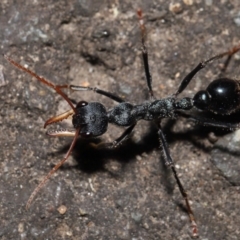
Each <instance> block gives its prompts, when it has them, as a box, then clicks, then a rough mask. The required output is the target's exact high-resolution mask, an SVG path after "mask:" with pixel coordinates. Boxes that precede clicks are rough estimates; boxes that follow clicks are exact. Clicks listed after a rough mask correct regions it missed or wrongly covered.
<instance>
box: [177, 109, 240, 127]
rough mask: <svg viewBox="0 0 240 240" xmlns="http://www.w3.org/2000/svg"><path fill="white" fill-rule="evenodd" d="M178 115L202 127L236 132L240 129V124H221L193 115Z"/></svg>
mask: <svg viewBox="0 0 240 240" xmlns="http://www.w3.org/2000/svg"><path fill="white" fill-rule="evenodd" d="M178 115H180V116H181V117H184V118H187V119H189V120H190V121H193V122H195V123H197V124H201V125H203V126H207V127H218V128H226V129H231V130H236V129H239V128H240V124H239V123H228V122H219V121H216V120H212V119H208V118H201V117H196V116H191V115H188V114H185V113H183V112H178Z"/></svg>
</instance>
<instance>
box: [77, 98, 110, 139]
mask: <svg viewBox="0 0 240 240" xmlns="http://www.w3.org/2000/svg"><path fill="white" fill-rule="evenodd" d="M72 123H73V126H74V128H76V129H78V128H80V129H81V130H80V135H81V136H82V137H96V136H100V135H102V134H103V133H105V132H106V131H107V127H108V117H107V111H106V109H105V107H104V106H103V105H102V104H101V103H99V102H91V103H88V102H85V101H80V102H79V103H78V104H77V107H76V113H75V114H74V115H73V118H72Z"/></svg>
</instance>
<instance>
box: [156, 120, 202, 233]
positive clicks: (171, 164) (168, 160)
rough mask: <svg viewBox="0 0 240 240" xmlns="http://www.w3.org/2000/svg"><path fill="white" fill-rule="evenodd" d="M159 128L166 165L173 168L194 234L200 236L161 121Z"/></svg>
mask: <svg viewBox="0 0 240 240" xmlns="http://www.w3.org/2000/svg"><path fill="white" fill-rule="evenodd" d="M158 128H159V130H158V136H159V140H160V143H161V147H162V150H163V156H164V160H165V164H166V166H168V167H170V168H171V170H172V172H173V175H174V178H175V180H176V182H177V185H178V188H179V190H180V192H181V194H182V196H183V198H184V199H185V202H186V207H187V212H188V216H189V219H190V221H191V224H192V236H193V237H197V236H198V227H197V223H196V221H195V217H194V214H193V211H192V209H191V206H190V203H189V199H188V195H187V192H186V191H185V189H184V187H183V185H182V183H181V181H180V179H179V177H178V174H177V171H176V169H175V166H174V162H173V159H172V158H171V155H170V152H169V148H168V145H167V141H166V138H165V136H164V134H163V132H162V129H161V125H160V123H159V124H158Z"/></svg>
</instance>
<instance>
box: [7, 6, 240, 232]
mask: <svg viewBox="0 0 240 240" xmlns="http://www.w3.org/2000/svg"><path fill="white" fill-rule="evenodd" d="M137 14H138V18H139V23H140V29H141V41H142V58H143V63H144V70H145V75H146V81H147V86H148V90H149V94H150V97H151V99H150V100H149V101H148V102H146V103H142V104H139V105H133V104H131V103H129V102H126V101H125V100H124V99H122V98H121V97H119V96H117V95H115V94H113V93H110V92H107V91H104V90H101V89H98V88H92V87H83V86H74V85H54V84H53V83H51V82H50V81H48V80H46V79H45V78H43V77H40V76H38V75H37V74H36V73H34V72H32V71H31V70H29V69H27V68H25V67H23V66H21V65H20V64H18V63H16V62H15V61H13V60H12V59H10V58H9V57H7V56H5V58H6V59H7V60H8V61H9V62H10V63H12V64H13V65H14V66H15V67H17V68H19V69H21V70H23V71H25V72H27V73H28V74H30V75H31V76H33V77H35V78H36V79H37V80H39V81H40V82H42V83H43V84H45V85H47V86H49V87H51V88H53V89H54V90H55V91H56V92H57V93H58V94H59V95H61V96H62V97H63V98H64V99H65V100H66V101H67V103H68V104H69V106H70V107H71V110H69V111H67V112H65V113H63V114H60V115H58V116H55V117H52V118H50V119H49V120H47V121H46V123H45V124H44V128H45V127H46V126H47V125H49V124H53V123H56V122H59V121H62V120H64V119H66V118H68V117H70V116H72V123H73V127H74V128H75V131H70V130H61V131H51V132H50V131H49V132H48V135H50V136H57V137H59V136H72V137H74V138H73V141H72V144H71V146H70V148H69V150H68V151H67V153H66V155H65V157H64V158H63V159H62V160H61V161H60V162H59V163H58V164H57V165H56V166H55V167H54V168H53V169H52V170H51V171H50V172H49V173H48V174H47V175H46V176H45V178H44V179H43V180H42V181H41V182H40V184H39V185H38V186H37V187H36V188H35V190H34V191H33V192H32V194H31V196H30V197H29V199H28V201H27V204H26V208H29V207H30V205H31V203H32V201H33V199H34V197H35V196H36V194H37V193H38V191H39V190H40V189H41V188H42V187H43V185H44V184H45V183H46V182H47V180H48V179H49V178H50V177H51V176H52V175H53V173H54V172H56V171H57V169H58V168H59V167H60V166H62V165H63V163H64V162H65V161H66V160H67V159H68V157H69V155H70V153H71V152H72V150H73V147H74V145H75V143H76V141H77V138H78V137H79V136H80V137H83V138H90V137H97V136H101V135H102V134H104V133H105V132H106V131H107V128H108V124H109V123H111V124H115V125H117V126H122V127H127V128H126V130H125V131H124V132H123V133H122V135H121V136H120V137H119V138H117V139H116V140H115V141H113V143H111V144H108V145H107V146H108V147H112V148H114V147H117V146H118V145H120V144H121V143H122V142H124V141H125V140H126V139H127V138H128V137H129V136H130V134H131V133H132V131H133V129H134V127H135V126H136V124H137V122H138V121H139V120H146V121H153V122H154V123H156V125H157V127H158V136H159V139H160V145H161V147H162V150H163V157H164V161H165V165H166V166H168V167H169V168H171V170H172V172H173V175H174V177H175V179H176V182H177V185H178V188H179V190H180V192H181V194H182V196H183V198H184V199H185V202H186V207H187V212H188V215H189V218H190V221H191V225H192V235H193V237H197V236H198V227H197V224H196V221H195V217H194V214H193V211H192V209H191V206H190V203H189V199H188V195H187V193H186V191H185V189H184V187H183V184H182V183H181V181H180V179H179V177H178V174H177V171H176V168H175V166H174V161H173V159H172V157H171V155H170V151H169V147H168V144H167V141H166V139H165V136H164V134H163V131H162V128H161V120H162V119H164V118H171V119H176V118H177V117H178V116H183V117H186V118H190V119H191V120H193V121H195V122H197V123H201V124H203V125H205V126H214V127H221V128H227V129H236V128H239V125H238V124H231V123H228V122H219V121H216V120H215V119H211V118H209V119H207V120H206V119H202V118H201V117H198V116H191V115H188V114H186V113H185V112H186V111H189V110H191V109H193V108H196V109H198V110H204V111H206V112H211V113H214V114H215V115H216V117H217V116H218V115H230V114H232V113H235V112H236V111H238V110H239V108H240V83H239V82H238V81H235V80H232V79H229V78H219V79H216V80H214V81H212V82H211V83H210V84H209V85H208V87H207V88H206V90H201V91H199V92H197V93H196V94H195V96H194V97H193V98H189V97H185V98H182V99H178V98H177V96H178V95H179V94H180V93H182V92H183V91H184V89H185V88H186V87H187V86H188V84H189V83H190V81H191V80H192V79H193V77H194V76H195V74H196V73H198V72H199V71H200V70H201V69H203V68H205V67H206V65H208V64H209V63H211V62H212V61H214V60H216V59H219V58H222V57H224V56H228V58H227V61H226V62H225V65H224V67H225V68H226V67H227V65H228V63H229V61H230V59H231V57H232V55H233V54H235V53H236V52H237V51H239V50H240V46H237V47H234V48H232V49H231V50H230V51H227V52H224V53H221V54H218V55H216V56H214V57H211V58H209V59H208V60H206V61H203V62H200V63H199V64H198V65H197V66H196V67H195V68H194V69H193V70H192V71H191V72H190V73H189V74H188V75H187V76H186V77H185V78H184V79H183V80H182V82H181V83H180V86H179V87H178V89H177V91H176V92H175V93H174V94H173V95H172V96H170V97H167V98H163V99H155V98H154V94H153V90H152V77H151V74H150V70H149V64H148V51H147V47H146V44H145V35H146V30H145V25H144V21H143V16H142V11H141V10H138V11H137ZM66 88H68V89H70V90H73V91H93V92H96V93H98V94H101V95H104V96H106V97H108V98H110V99H112V100H114V101H116V102H118V103H119V104H118V105H117V106H115V107H113V108H112V109H110V110H106V108H105V106H104V105H103V104H101V103H99V102H85V101H80V102H78V103H77V105H76V106H74V104H73V103H72V102H71V100H70V99H69V98H68V96H67V95H66V94H65V93H64V92H63V91H62V89H66Z"/></svg>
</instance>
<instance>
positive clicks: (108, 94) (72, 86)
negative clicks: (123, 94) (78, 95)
mask: <svg viewBox="0 0 240 240" xmlns="http://www.w3.org/2000/svg"><path fill="white" fill-rule="evenodd" d="M62 87H66V86H62ZM67 88H69V89H70V90H73V91H93V92H96V93H98V94H101V95H104V96H106V97H108V98H110V99H112V100H114V101H116V102H118V103H122V102H125V100H123V99H122V98H120V97H119V96H117V95H115V94H113V93H110V92H106V91H104V90H101V89H98V88H93V87H82V86H75V85H69V86H67Z"/></svg>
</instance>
